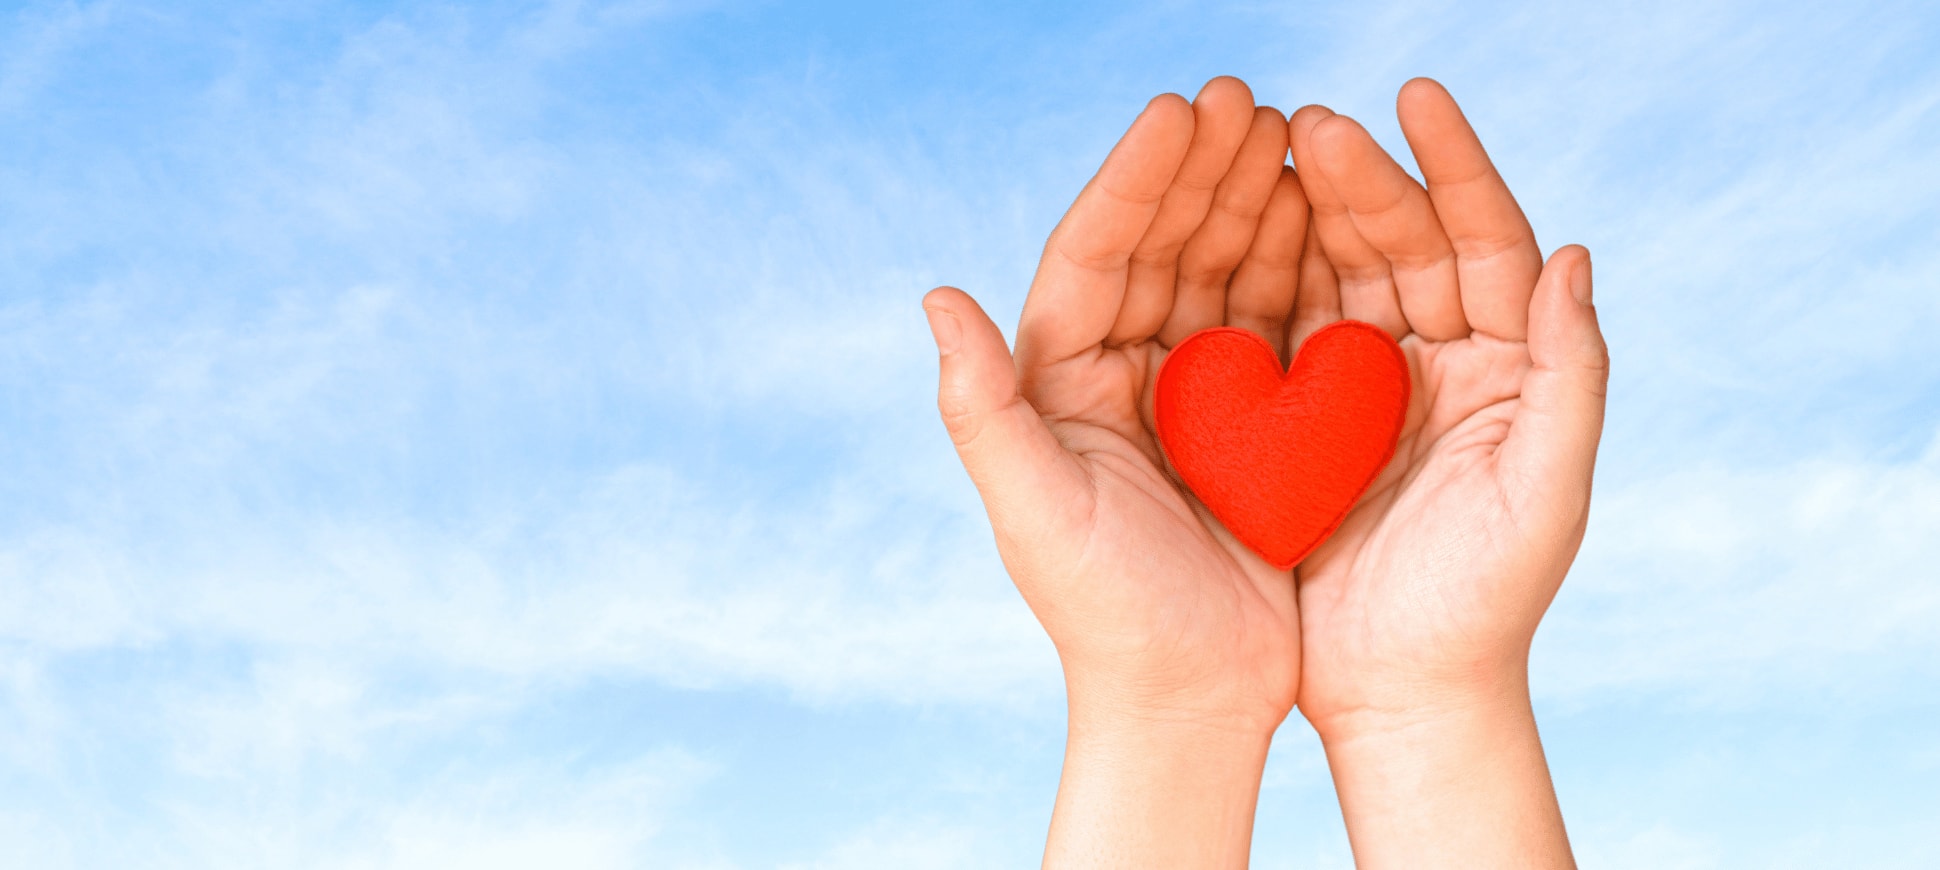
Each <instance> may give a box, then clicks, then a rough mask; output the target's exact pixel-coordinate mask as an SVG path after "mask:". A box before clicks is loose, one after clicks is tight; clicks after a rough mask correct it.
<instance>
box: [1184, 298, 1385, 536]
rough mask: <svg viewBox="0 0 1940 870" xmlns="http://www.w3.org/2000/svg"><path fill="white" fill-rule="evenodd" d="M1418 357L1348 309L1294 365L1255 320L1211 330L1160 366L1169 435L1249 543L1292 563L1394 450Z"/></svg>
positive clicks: (1223, 518)
mask: <svg viewBox="0 0 1940 870" xmlns="http://www.w3.org/2000/svg"><path fill="white" fill-rule="evenodd" d="M1409 390H1410V382H1409V378H1408V360H1407V358H1406V357H1404V356H1403V355H1402V353H1401V347H1400V346H1399V345H1397V344H1395V342H1394V339H1392V338H1390V337H1388V334H1387V333H1386V332H1384V331H1382V330H1381V329H1380V328H1379V327H1376V326H1373V325H1371V324H1367V323H1362V322H1360V321H1356V320H1342V321H1338V322H1335V323H1332V324H1329V325H1327V326H1325V327H1322V328H1321V329H1319V330H1318V331H1316V332H1314V333H1313V335H1311V336H1309V337H1308V338H1307V340H1306V342H1305V343H1303V344H1302V345H1301V346H1300V350H1299V353H1297V354H1296V355H1295V356H1294V360H1293V365H1292V366H1291V367H1290V368H1289V369H1288V370H1287V371H1285V372H1284V373H1283V372H1281V371H1280V361H1279V358H1278V357H1277V356H1275V355H1274V353H1273V348H1272V346H1270V345H1268V344H1267V343H1266V340H1265V339H1262V338H1260V337H1259V336H1257V335H1254V334H1253V333H1252V332H1250V331H1248V330H1245V329H1238V328H1235V327H1230V326H1221V327H1215V328H1212V329H1203V330H1200V331H1198V332H1195V333H1193V334H1192V335H1190V336H1188V337H1187V338H1186V340H1185V341H1182V342H1180V343H1179V345H1178V346H1177V347H1174V348H1173V349H1172V353H1171V354H1170V355H1168V356H1167V357H1166V358H1165V363H1164V364H1163V365H1161V366H1160V367H1159V378H1158V383H1157V385H1156V387H1155V396H1154V403H1155V407H1154V412H1155V415H1156V416H1157V418H1158V421H1157V422H1158V435H1159V444H1160V446H1161V447H1162V448H1163V449H1164V450H1165V455H1166V458H1167V459H1169V460H1171V462H1172V468H1173V470H1174V471H1175V472H1177V473H1178V475H1179V479H1180V480H1181V481H1183V482H1184V483H1185V485H1186V487H1187V488H1189V489H1191V490H1192V493H1193V494H1194V495H1196V496H1198V497H1199V500H1200V501H1201V502H1203V503H1204V504H1205V505H1206V508H1207V509H1208V510H1210V511H1212V514H1213V516H1215V517H1218V518H1219V521H1220V522H1222V523H1225V524H1226V529H1227V531H1230V532H1232V533H1233V537H1235V538H1238V539H1239V541H1240V543H1242V544H1245V545H1246V546H1247V547H1248V548H1250V549H1252V550H1253V552H1255V553H1258V554H1260V557H1261V558H1263V559H1265V560H1266V561H1267V562H1268V563H1269V564H1271V565H1273V566H1274V567H1276V568H1279V569H1282V570H1285V569H1289V568H1292V567H1293V566H1294V565H1295V564H1297V563H1298V562H1299V561H1300V560H1301V559H1304V558H1306V557H1307V554H1308V553H1311V552H1313V551H1314V548H1315V547H1318V546H1320V544H1321V542H1322V541H1325V540H1327V536H1328V535H1331V534H1333V533H1334V529H1336V528H1338V527H1339V526H1340V523H1341V520H1342V519H1344V518H1346V516H1347V512H1348V510H1349V509H1351V508H1352V507H1353V506H1354V503H1355V502H1356V501H1358V500H1359V499H1360V497H1361V494H1362V493H1364V492H1366V491H1367V488H1368V485H1369V484H1372V483H1373V482H1374V477H1375V475H1378V474H1380V473H1381V469H1382V468H1384V467H1386V466H1387V464H1388V460H1389V459H1392V458H1393V457H1394V448H1395V443H1396V441H1398V440H1399V439H1400V437H1401V424H1402V421H1403V420H1404V419H1406V417H1407V414H1408V393H1409Z"/></svg>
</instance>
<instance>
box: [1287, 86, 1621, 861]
mask: <svg viewBox="0 0 1940 870" xmlns="http://www.w3.org/2000/svg"><path fill="white" fill-rule="evenodd" d="M1398 111H1399V115H1400V120H1401V126H1402V129H1403V131H1404V133H1405V134H1406V135H1407V138H1408V143H1409V146H1410V147H1411V149H1412V150H1413V151H1414V154H1415V158H1416V162H1417V163H1418V164H1419V166H1420V167H1421V171H1422V175H1423V177H1424V178H1425V179H1426V181H1427V186H1426V188H1425V189H1424V188H1423V187H1422V185H1420V184H1417V183H1416V182H1415V181H1414V180H1413V179H1412V178H1410V177H1409V176H1408V174H1407V173H1406V172H1405V171H1404V170H1402V168H1401V167H1400V166H1399V165H1398V164H1396V163H1395V161H1394V160H1393V159H1392V158H1390V157H1389V156H1388V155H1387V153H1386V152H1384V151H1382V150H1381V148H1380V147H1379V146H1378V145H1376V144H1375V142H1374V140H1373V139H1372V138H1371V137H1369V136H1368V134H1367V132H1366V131H1365V130H1363V129H1362V128H1361V127H1360V125H1358V124H1356V123H1354V122H1353V121H1352V120H1349V119H1348V118H1345V117H1342V116H1338V115H1334V114H1332V113H1331V112H1329V111H1328V110H1326V109H1324V108H1321V107H1318V106H1310V107H1308V108H1306V109H1302V110H1301V111H1299V112H1296V113H1295V114H1294V117H1293V119H1292V121H1291V122H1290V129H1289V136H1290V139H1291V142H1292V147H1293V151H1294V163H1295V165H1296V166H1297V167H1299V168H1300V170H1301V172H1302V178H1303V181H1305V183H1306V190H1307V194H1308V196H1309V198H1310V200H1311V202H1312V208H1313V226H1314V230H1315V234H1316V236H1317V237H1318V238H1319V240H1320V242H1321V245H1320V248H1321V249H1322V251H1320V252H1314V253H1321V252H1324V257H1325V259H1326V261H1327V262H1328V263H1329V264H1330V265H1331V267H1332V273H1333V277H1334V279H1335V280H1332V281H1329V280H1326V277H1327V276H1326V275H1325V274H1322V275H1320V276H1319V277H1316V278H1310V279H1309V280H1308V281H1307V282H1306V283H1305V284H1304V285H1303V286H1302V287H1301V289H1300V293H1301V302H1302V304H1301V317H1300V318H1299V320H1300V322H1299V323H1298V324H1297V325H1296V330H1295V331H1296V333H1298V334H1305V333H1306V332H1310V331H1311V330H1312V329H1314V328H1318V327H1319V326H1320V325H1323V324H1324V323H1325V322H1327V321H1328V320H1331V319H1334V318H1338V317H1348V318H1353V319H1357V320H1364V321H1368V322H1371V323H1374V324H1377V325H1379V326H1382V327H1384V328H1386V329H1387V330H1388V331H1389V333H1390V334H1392V335H1393V336H1394V337H1395V338H1396V339H1398V340H1399V341H1400V342H1401V346H1402V349H1403V351H1404V352H1405V353H1406V355H1407V357H1408V359H1409V362H1410V365H1411V367H1412V369H1413V373H1414V378H1415V387H1414V397H1413V404H1412V406H1411V407H1410V409H1409V414H1408V420H1407V423H1406V424H1405V426H1404V428H1403V431H1402V435H1401V440H1400V446H1399V448H1398V449H1397V451H1396V454H1395V459H1394V460H1393V462H1392V463H1391V464H1390V466H1389V467H1388V468H1387V469H1386V470H1385V471H1384V472H1383V473H1382V474H1381V475H1380V476H1379V477H1378V478H1377V479H1376V480H1375V482H1374V484H1373V485H1372V486H1371V487H1370V488H1369V490H1368V492H1367V494H1366V495H1365V496H1364V497H1363V499H1362V501H1361V502H1360V504H1359V505H1357V506H1356V507H1355V509H1354V510H1353V511H1352V512H1351V513H1350V514H1349V515H1348V516H1347V518H1346V520H1345V521H1344V522H1343V523H1342V524H1341V527H1340V529H1339V531H1337V532H1336V533H1335V534H1334V536H1333V537H1332V538H1330V539H1329V540H1328V541H1327V542H1326V543H1325V544H1323V545H1322V546H1321V547H1320V548H1319V549H1318V550H1316V551H1315V552H1314V554H1313V555H1311V556H1310V557H1308V558H1307V559H1306V560H1305V561H1304V562H1302V563H1301V564H1300V565H1299V566H1297V567H1296V569H1295V571H1296V576H1297V577H1298V578H1299V612H1300V616H1301V630H1302V633H1303V648H1302V652H1303V660H1302V667H1303V671H1302V675H1301V682H1300V689H1299V705H1300V709H1301V711H1302V713H1303V714H1305V715H1306V717H1307V719H1308V720H1309V721H1310V722H1311V723H1312V724H1313V726H1314V728H1315V729H1316V730H1317V731H1318V732H1319V733H1320V735H1321V738H1322V740H1323V743H1325V744H1326V745H1327V748H1328V752H1329V758H1330V760H1331V761H1332V762H1333V767H1334V769H1335V776H1336V780H1337V783H1338V784H1339V788H1340V791H1341V796H1342V802H1343V807H1344V809H1345V810H1346V812H1347V815H1348V819H1349V829H1350V834H1351V835H1354V840H1355V851H1356V855H1357V857H1358V858H1359V859H1360V860H1361V862H1362V864H1363V866H1379V865H1382V864H1385V863H1394V864H1396V865H1397V866H1424V865H1423V864H1422V863H1421V860H1422V859H1423V858H1424V857H1426V856H1427V855H1433V854H1442V855H1451V854H1452V855H1458V856H1459V855H1466V857H1468V858H1470V859H1473V866H1508V865H1506V864H1501V863H1491V860H1490V859H1489V858H1488V857H1487V854H1488V853H1487V852H1486V851H1481V850H1486V849H1488V848H1489V847H1490V845H1491V844H1490V843H1482V842H1475V841H1474V840H1473V839H1471V838H1465V837H1464V836H1463V835H1462V834H1461V833H1457V832H1459V831H1462V830H1463V829H1464V826H1465V823H1464V822H1463V821H1462V818H1458V817H1463V818H1466V817H1474V816H1479V817H1480V818H1479V822H1480V823H1481V824H1480V825H1479V827H1480V829H1481V830H1482V832H1483V833H1485V834H1488V835H1490V836H1494V843H1493V845H1494V846H1497V847H1500V846H1503V845H1504V842H1505V840H1516V838H1513V837H1504V836H1495V835H1496V834H1502V833H1505V832H1508V831H1509V830H1510V827H1512V826H1513V825H1515V824H1518V823H1531V828H1530V830H1528V831H1525V832H1524V833H1526V834H1527V835H1528V836H1526V837H1522V838H1521V839H1520V840H1519V841H1518V842H1516V843H1514V848H1512V849H1509V850H1508V851H1506V852H1504V853H1503V854H1504V856H1505V857H1506V856H1515V857H1516V859H1517V860H1516V863H1518V864H1521V863H1522V862H1523V861H1527V860H1531V856H1532V855H1544V854H1546V855H1549V856H1550V857H1552V858H1555V859H1556V860H1554V861H1549V862H1546V863H1567V860H1568V847H1567V843H1566V842H1564V841H1563V840H1562V826H1561V818H1560V816H1559V815H1557V814H1556V812H1555V809H1554V807H1555V800H1554V796H1553V792H1552V791H1551V790H1550V788H1549V782H1548V778H1547V770H1546V768H1544V767H1543V763H1542V757H1541V748H1540V745H1539V744H1538V743H1536V741H1535V723H1534V719H1533V716H1531V715H1530V714H1529V712H1528V711H1529V701H1528V685H1527V661H1528V653H1529V645H1530V642H1531V640H1532V638H1533V637H1534V635H1535V631H1536V625H1537V623H1538V621H1540V620H1541V618H1542V615H1543V612H1544V610H1545V609H1547V607H1548V606H1549V602H1550V600H1551V599H1552V598H1553V597H1554V596H1555V594H1556V590H1557V587H1558V586H1559V585H1560V584H1561V583H1562V581H1563V576H1564V574H1565V573H1566V572H1567V571H1568V568H1569V565H1570V562H1571V560H1572V559H1573V558H1574V557H1575V554H1576V549H1577V547H1578V545H1579V544H1580V543H1581V541H1582V537H1583V530H1584V525H1585V523H1586V521H1587V519H1588V515H1589V499H1590V478H1591V471H1592V468H1593V466H1594V464H1595V459H1596V448H1597V440H1598V437H1599V434H1600V432H1601V430H1602V424H1603V405H1604V387H1605V382H1606V380H1607V372H1608V358H1607V355H1606V352H1605V349H1604V343H1603V339H1602V336H1601V334H1600V332H1599V331H1598V329H1597V322H1596V312H1595V309H1594V308H1593V307H1592V306H1591V299H1590V263H1589V257H1588V252H1586V251H1584V250H1583V249H1582V248H1580V247H1574V246H1572V247H1566V248H1563V249H1562V250H1560V251H1558V252H1557V253H1556V254H1555V255H1554V256H1552V257H1551V258H1550V259H1549V262H1548V263H1547V264H1545V263H1544V262H1543V259H1542V255H1541V252H1540V249H1539V248H1538V247H1537V245H1536V238H1535V235H1534V234H1533V233H1532V232H1531V230H1530V226H1529V222H1528V221H1527V220H1526V219H1525V218H1524V217H1523V214H1522V211H1521V209H1520V208H1519V207H1518V206H1517V204H1516V201H1515V199H1514V197H1512V196H1511V195H1510V193H1509V190H1508V188H1507V186H1505V185H1504V183H1503V181H1502V178H1501V176H1499V175H1498V174H1497V173H1496V170H1495V168H1494V166H1493V164H1492V163H1491V162H1490V160H1489V157H1488V155H1487V154H1486V153H1485V152H1484V151H1483V149H1482V146H1481V143H1480V142H1479V141H1478V140H1477V139H1476V137H1475V134H1474V132H1473V131H1472V130H1471V129H1470V128H1469V125H1468V122H1467V121H1466V119H1464V118H1463V116H1462V113H1461V110H1460V109H1459V108H1457V107H1456V105H1455V102H1454V100H1453V99H1452V98H1451V97H1449V95H1448V93H1447V91H1445V90H1443V89H1442V88H1441V86H1440V85H1438V84H1436V83H1434V82H1432V81H1429V80H1426V79H1418V80H1415V81H1413V82H1410V83H1409V84H1408V85H1407V86H1406V87H1405V88H1403V90H1402V92H1401V96H1400V100H1399V105H1398ZM1318 271H1320V272H1322V273H1324V272H1325V270H1318ZM1532 752H1533V754H1532ZM1478 771H1480V773H1479V774H1478ZM1478 775H1479V776H1480V779H1477V778H1476V777H1477V776H1478ZM1402 780H1411V781H1409V782H1407V783H1402ZM1538 780H1539V782H1538ZM1504 788H1506V789H1507V791H1506V792H1502V789H1504ZM1490 789H1496V790H1497V791H1498V792H1502V793H1495V792H1489V790H1490ZM1485 792H1487V793H1485ZM1497 798H1499V799H1500V801H1499V802H1493V803H1492V801H1493V800H1495V799H1497ZM1357 804H1358V806H1357ZM1438 808H1440V809H1447V810H1448V811H1449V813H1450V814H1451V815H1450V816H1449V817H1448V818H1444V819H1442V820H1441V821H1443V822H1446V823H1447V824H1446V827H1447V828H1448V829H1449V830H1446V831H1443V832H1441V833H1440V834H1437V835H1433V836H1430V835H1429V832H1428V831H1426V830H1421V828H1422V827H1423V826H1424V825H1428V824H1431V823H1432V822H1433V820H1432V819H1429V817H1431V816H1433V815H1434V814H1435V812H1436V811H1437V809H1438ZM1424 819H1429V820H1428V821H1424ZM1357 820H1358V821H1359V822H1360V823H1361V824H1360V825H1359V827H1362V828H1363V829H1364V830H1361V831H1356V830H1355V829H1356V827H1357ZM1532 820H1533V822H1532ZM1468 821H1478V820H1477V819H1473V818H1469V819H1468ZM1393 825H1401V826H1404V827H1406V826H1412V827H1414V828H1416V829H1417V830H1416V831H1415V832H1416V833H1418V834H1421V835H1423V838H1425V839H1428V840H1430V841H1434V840H1439V842H1438V843H1436V844H1435V845H1436V847H1437V848H1439V849H1440V850H1441V851H1440V852H1438V853H1437V852H1432V851H1431V852H1427V853H1422V852H1416V853H1414V854H1413V855H1412V856H1410V855H1408V854H1406V853H1405V852H1404V851H1402V849H1404V848H1405V844H1406V842H1407V840H1408V837H1407V836H1404V835H1400V834H1398V833H1397V832H1396V831H1395V830H1393V829H1392V826H1393ZM1384 826H1385V827H1384ZM1475 827H1477V826H1468V828H1467V830H1468V833H1469V834H1471V835H1472V834H1474V833H1475ZM1370 828H1382V830H1380V831H1378V832H1375V831H1371V830H1368V829H1370ZM1377 833H1378V835H1377ZM1363 834H1365V835H1366V836H1363ZM1484 839H1487V838H1486V837H1485V838H1484ZM1532 843H1534V844H1536V845H1532ZM1539 847H1540V848H1539ZM1545 850H1546V851H1545ZM1380 856H1389V857H1391V858H1392V861H1389V860H1383V859H1382V858H1381V857H1380ZM1538 863H1545V862H1538Z"/></svg>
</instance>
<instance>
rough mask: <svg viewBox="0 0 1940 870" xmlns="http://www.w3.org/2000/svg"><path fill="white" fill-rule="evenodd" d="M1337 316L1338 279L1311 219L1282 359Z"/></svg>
mask: <svg viewBox="0 0 1940 870" xmlns="http://www.w3.org/2000/svg"><path fill="white" fill-rule="evenodd" d="M1303 189H1304V188H1303ZM1339 319H1341V313H1340V283H1339V281H1338V280H1337V279H1336V278H1335V277H1334V264H1332V263H1329V262H1327V252H1326V251H1325V250H1323V249H1322V248H1321V244H1320V235H1319V231H1318V230H1316V229H1315V228H1314V225H1313V223H1312V222H1311V221H1310V222H1308V224H1307V243H1306V244H1305V245H1304V246H1302V250H1301V253H1300V287H1299V290H1298V292H1296V293H1295V294H1294V296H1293V314H1292V316H1291V317H1289V318H1288V322H1287V352H1286V354H1285V356H1284V358H1283V359H1282V360H1281V362H1292V360H1293V355H1294V354H1295V353H1297V352H1298V351H1299V350H1300V344H1301V342H1304V341H1306V340H1307V336H1309V335H1312V334H1314V330H1316V329H1319V328H1321V327H1323V326H1326V325H1327V324H1329V323H1333V322H1334V321H1337V320H1339Z"/></svg>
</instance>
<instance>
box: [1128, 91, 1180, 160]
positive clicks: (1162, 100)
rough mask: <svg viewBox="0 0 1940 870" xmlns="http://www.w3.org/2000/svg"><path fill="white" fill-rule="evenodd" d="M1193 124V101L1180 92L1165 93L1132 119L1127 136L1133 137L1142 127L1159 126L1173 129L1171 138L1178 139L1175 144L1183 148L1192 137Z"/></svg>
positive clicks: (1153, 99)
mask: <svg viewBox="0 0 1940 870" xmlns="http://www.w3.org/2000/svg"><path fill="white" fill-rule="evenodd" d="M1192 126H1193V119H1192V103H1190V102H1187V101H1186V98H1185V97H1182V96H1179V95H1178V94H1174V93H1163V94H1160V95H1158V96H1156V97H1153V98H1152V99H1151V101H1150V102H1148V103H1146V104H1145V110H1144V111H1142V112H1139V114H1138V118H1137V119H1135V120H1133V121H1132V127H1131V129H1130V130H1127V131H1126V132H1125V138H1127V139H1129V138H1131V137H1132V136H1133V135H1134V134H1135V133H1136V132H1137V131H1138V130H1139V129H1141V128H1150V127H1157V128H1159V129H1165V130H1170V131H1172V137H1171V138H1173V139H1175V140H1178V141H1177V142H1176V143H1175V144H1177V145H1178V147H1179V148H1181V149H1183V148H1184V143H1185V142H1189V141H1191V139H1192Z"/></svg>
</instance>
